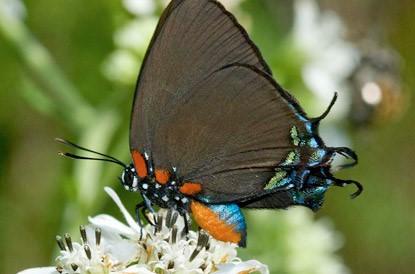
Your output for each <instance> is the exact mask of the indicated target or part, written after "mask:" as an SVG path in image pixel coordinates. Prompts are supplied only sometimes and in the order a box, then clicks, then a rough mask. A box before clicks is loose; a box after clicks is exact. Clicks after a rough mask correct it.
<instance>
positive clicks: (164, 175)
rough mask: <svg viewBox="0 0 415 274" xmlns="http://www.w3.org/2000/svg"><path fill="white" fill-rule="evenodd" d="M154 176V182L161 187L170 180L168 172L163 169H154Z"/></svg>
mask: <svg viewBox="0 0 415 274" xmlns="http://www.w3.org/2000/svg"><path fill="white" fill-rule="evenodd" d="M154 174H155V176H156V181H157V182H158V183H159V184H161V185H164V184H166V183H167V182H168V181H169V179H170V172H169V171H167V170H165V169H156V171H155V172H154Z"/></svg>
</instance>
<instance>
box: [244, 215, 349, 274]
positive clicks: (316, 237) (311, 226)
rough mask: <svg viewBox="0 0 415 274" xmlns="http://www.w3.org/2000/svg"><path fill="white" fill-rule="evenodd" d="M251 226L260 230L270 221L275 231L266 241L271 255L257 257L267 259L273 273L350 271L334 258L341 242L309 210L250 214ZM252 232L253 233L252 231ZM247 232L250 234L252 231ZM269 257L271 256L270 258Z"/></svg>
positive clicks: (344, 273) (343, 273)
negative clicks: (272, 220)
mask: <svg viewBox="0 0 415 274" xmlns="http://www.w3.org/2000/svg"><path fill="white" fill-rule="evenodd" d="M251 216H252V217H253V218H254V224H255V226H257V227H259V228H260V229H262V230H263V229H264V227H266V226H267V225H268V224H269V220H270V219H274V224H275V229H276V230H277V231H278V232H277V234H276V235H274V237H273V238H274V239H273V238H271V237H270V238H269V240H268V241H270V245H273V244H274V243H273V241H275V244H274V245H275V246H276V248H275V249H274V250H272V251H267V250H265V251H259V252H258V253H262V254H257V256H260V257H263V258H264V260H265V259H266V258H268V260H270V261H269V264H270V265H271V264H274V267H273V270H274V271H275V273H290V274H303V273H308V274H334V273H335V274H348V273H350V271H349V270H348V268H347V267H346V266H345V265H344V263H343V262H342V259H341V258H340V257H339V256H337V255H336V252H337V251H338V250H339V249H340V248H341V246H342V244H343V238H342V237H341V235H340V234H339V233H338V232H336V231H335V230H334V229H333V227H332V225H331V223H330V222H329V220H328V219H319V220H315V219H314V214H313V212H312V211H311V210H309V209H307V208H303V207H292V208H289V209H288V210H284V211H279V212H278V213H276V212H273V211H269V210H268V211H260V212H255V214H251ZM252 229H256V228H255V227H253V228H252ZM252 229H251V231H252ZM270 253H271V254H272V255H271V256H270Z"/></svg>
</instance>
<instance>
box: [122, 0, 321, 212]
mask: <svg viewBox="0 0 415 274" xmlns="http://www.w3.org/2000/svg"><path fill="white" fill-rule="evenodd" d="M270 73H271V72H270V70H269V68H268V66H267V65H266V64H265V62H264V61H263V59H262V57H261V55H260V53H259V51H258V49H257V48H256V47H255V46H254V44H253V43H252V42H251V40H249V38H248V36H247V34H246V32H245V31H244V30H243V28H242V27H241V26H240V25H239V24H238V23H237V22H236V20H235V18H234V17H233V16H232V15H231V14H230V13H228V12H227V11H225V9H224V8H223V7H222V6H221V5H220V4H219V3H218V2H216V1H213V0H173V1H172V2H171V3H170V5H169V6H168V7H167V9H166V10H165V12H164V13H163V15H162V17H161V19H160V22H159V24H158V26H157V29H156V32H155V35H154V36H153V38H152V41H151V43H150V47H149V50H148V51H147V53H146V57H145V60H144V63H143V67H142V69H141V72H140V75H139V79H138V83H137V88H136V93H135V98H134V104H133V111H132V119H131V135H130V148H131V150H132V151H134V150H137V151H139V152H141V153H144V152H146V153H148V154H149V155H151V158H152V160H153V162H154V165H155V166H156V167H157V168H164V169H170V168H173V167H175V168H176V169H177V174H178V176H179V177H180V178H181V180H182V181H189V182H195V183H199V184H201V186H202V191H201V193H199V195H198V196H197V197H196V198H197V199H200V200H202V201H204V202H209V203H223V202H233V201H238V202H248V204H247V205H246V206H248V207H257V206H263V203H265V201H267V200H266V199H269V200H270V202H272V207H286V206H287V204H288V205H289V204H293V203H294V202H293V198H292V196H293V194H290V193H289V192H284V189H285V187H286V184H285V185H282V184H280V181H281V180H279V179H278V180H279V181H277V180H276V179H275V177H278V176H280V174H282V173H283V172H285V171H281V170H279V171H276V170H275V168H276V167H277V166H278V165H280V164H282V163H287V162H288V163H289V164H295V165H306V164H310V165H313V164H314V162H315V163H316V164H319V163H320V162H322V161H323V158H324V157H326V158H327V155H326V154H327V153H326V152H327V151H326V150H325V147H324V144H323V143H322V141H321V139H320V138H319V137H318V136H317V135H316V134H315V133H316V131H317V129H316V126H315V125H314V124H311V122H310V120H308V119H307V118H306V115H305V114H304V112H303V111H302V109H301V108H300V107H299V106H298V104H297V103H296V101H295V100H294V99H293V98H291V96H290V95H289V94H288V93H287V92H285V91H284V90H283V89H282V88H281V87H280V86H279V85H278V84H277V83H276V82H275V81H274V80H273V79H272V77H271V76H270ZM293 129H295V134H294V133H293ZM300 135H301V136H303V137H304V136H306V138H303V137H301V138H300V137H299V136H300ZM305 142H307V144H306V145H299V143H305ZM309 143H310V144H309ZM320 148H321V149H320ZM313 155H314V156H313ZM310 159H311V160H310ZM313 161H314V162H313ZM308 171H309V170H306V169H305V170H301V172H302V173H301V174H299V173H297V171H295V172H291V171H290V173H289V174H288V173H287V174H286V175H284V176H285V178H284V180H285V179H287V180H288V179H290V180H292V181H294V182H296V181H297V178H300V179H301V178H303V179H301V180H306V179H304V178H305V175H307V174H306V173H307V172H308ZM284 174H285V173H284ZM303 175H304V176H303ZM301 176H303V177H301ZM280 177H281V176H280ZM274 179H275V180H274ZM280 179H281V178H280ZM316 181H318V179H316ZM275 182H276V183H275ZM271 183H272V184H271ZM274 183H275V184H274ZM280 185H282V186H280ZM297 185H298V184H297ZM318 186H320V185H318ZM276 192H281V194H275V193H276ZM267 193H271V194H272V195H270V196H268V197H265V196H263V195H264V194H267ZM301 194H302V193H301ZM303 196H304V195H303ZM261 197H263V201H262V202H259V200H260V198H261ZM249 201H251V203H249ZM298 203H299V204H301V202H298ZM274 204H275V205H274Z"/></svg>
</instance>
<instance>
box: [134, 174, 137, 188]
mask: <svg viewBox="0 0 415 274" xmlns="http://www.w3.org/2000/svg"><path fill="white" fill-rule="evenodd" d="M137 185H138V179H137V177H135V176H134V179H133V188H136V187H137Z"/></svg>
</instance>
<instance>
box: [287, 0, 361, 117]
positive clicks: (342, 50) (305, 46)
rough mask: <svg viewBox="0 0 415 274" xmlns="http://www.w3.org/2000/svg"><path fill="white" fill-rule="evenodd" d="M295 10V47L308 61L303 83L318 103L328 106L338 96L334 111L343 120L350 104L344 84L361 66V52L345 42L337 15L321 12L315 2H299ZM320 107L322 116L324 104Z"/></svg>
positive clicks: (312, 0)
mask: <svg viewBox="0 0 415 274" xmlns="http://www.w3.org/2000/svg"><path fill="white" fill-rule="evenodd" d="M294 8H295V22H294V30H293V32H294V34H293V36H294V37H293V38H294V43H295V45H296V47H297V48H299V49H300V51H301V52H303V54H304V55H305V57H306V64H305V65H304V66H303V70H302V77H303V80H304V82H305V84H306V86H307V87H308V88H309V89H310V90H311V91H312V92H313V93H315V94H316V95H317V96H318V100H319V102H326V104H328V103H329V102H330V100H331V98H332V95H333V93H334V92H335V91H337V92H339V100H338V102H341V103H338V104H336V105H335V107H334V109H333V111H334V112H335V113H337V115H338V116H343V115H344V114H345V112H346V111H347V110H348V104H349V103H348V102H349V101H350V98H349V96H348V95H347V94H348V93H347V92H344V91H345V88H346V85H345V81H346V80H347V78H348V77H349V76H350V75H351V73H352V71H353V70H354V68H355V67H356V66H357V65H358V63H359V59H360V53H359V50H358V49H357V48H356V47H354V46H353V44H352V43H349V42H347V41H345V40H344V38H343V37H344V34H345V27H344V24H343V22H342V21H341V19H340V18H339V17H338V16H337V15H336V14H335V13H334V12H330V11H325V12H320V10H319V8H318V5H317V3H316V1H315V0H296V1H295V7H294ZM319 105H320V106H322V108H323V109H320V110H319V111H321V112H322V111H323V110H324V106H325V104H324V103H320V104H319ZM331 117H333V116H331Z"/></svg>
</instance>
